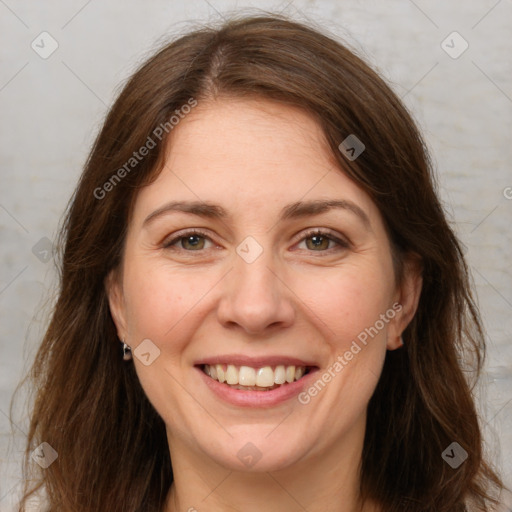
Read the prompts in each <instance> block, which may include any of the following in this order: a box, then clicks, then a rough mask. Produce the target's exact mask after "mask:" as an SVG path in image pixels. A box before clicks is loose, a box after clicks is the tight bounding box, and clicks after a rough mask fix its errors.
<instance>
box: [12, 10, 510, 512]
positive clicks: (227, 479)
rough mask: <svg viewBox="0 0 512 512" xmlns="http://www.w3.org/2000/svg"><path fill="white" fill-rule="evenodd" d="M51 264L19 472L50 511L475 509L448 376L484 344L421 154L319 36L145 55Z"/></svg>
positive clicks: (392, 100)
mask: <svg viewBox="0 0 512 512" xmlns="http://www.w3.org/2000/svg"><path fill="white" fill-rule="evenodd" d="M62 245H63V259H62V274H61V288H60V294H59V298H58V301H57V304H56V307H55V311H54V314H53V317H52V320H51V323H50V326H49V328H48V331H47V333H46V336H45V338H44V341H43V344H42V346H41V349H40V351H39V353H38V356H37V360H36V362H35V364H34V367H33V371H32V376H33V379H34V381H35V384H36V385H37V386H38V387H37V389H38V395H37V400H36V401H35V405H34V409H33V413H32V423H31V428H30V433H29V440H28V448H27V461H26V463H27V465H29V464H31V465H30V466H28V468H27V469H30V468H37V469H39V466H41V467H43V468H44V469H42V470H41V474H40V475H39V477H38V478H39V480H36V485H34V486H33V487H34V488H35V489H37V488H41V487H43V486H44V489H45V490H46V493H47V495H48V503H49V506H48V510H52V511H98V510H108V511H123V512H127V511H140V512H142V511H144V512H146V511H165V512H175V511H178V510H179V511H182V510H189V511H193V510H198V511H201V510H208V511H225V510H244V511H255V510H262V509H263V510H267V511H283V510H286V511H295V510H297V511H299V510H308V511H311V512H314V511H320V510H321V511H327V510H328V511H337V512H348V511H355V510H358V511H364V512H370V511H382V512H384V511H385V512H389V511H403V510H408V511H414V512H416V511H432V512H433V511H436V512H440V511H450V512H454V511H467V510H481V511H489V510H491V505H492V504H493V503H495V502H496V500H495V498H496V497H497V496H498V494H499V492H500V491H501V489H502V483H501V481H500V479H499V477H498V476H497V475H496V474H495V473H494V471H493V469H492V468H491V466H490V465H488V464H487V463H486V461H485V460H484V459H483V455H482V437H481V431H480V427H479V424H478V418H477V414H476V411H475V405H474V402H473V398H472V393H471V384H472V383H468V382H467V381H466V379H465V376H464V374H463V372H462V369H461V365H462V359H464V358H469V360H468V361H466V362H465V364H469V363H472V364H474V366H475V370H476V371H477V372H478V371H479V370H480V368H481V363H482V357H483V354H484V338H483V334H482V328H481V324H480V319H479V314H478V311H477V309H476V306H475V304H474V301H473V298H472V295H471V291H470V287H469V284H468V272H467V268H466V265H465V263H464V259H463V255H462V252H461V249H460V245H459V243H458V242H457V240H456V238H455V236H454V234H453V232H452V230H451V229H450V228H449V226H448V224H447V222H446V220H445V217H444V213H443V210H442V208H441V206H440V203H439V200H438V198H437V197H436V193H435V190H434V185H433V178H432V175H431V170H430V165H429V160H428V156H427V153H426V151H425V147H424V144H423V141H422V139H421V137H420V135H419V133H418V131H417V129H416V127H415V125H414V123H413V121H412V119H411V117H410V116H409V114H408V113H407V111H406V110H405V108H404V106H403V105H402V104H401V103H400V101H399V100H398V99H397V98H396V96H395V95H394V94H393V93H392V92H391V90H390V89H389V88H388V86H387V85H386V84H385V83H384V82H383V80H382V79H381V78H379V77H378V76H377V75H376V74H375V72H373V71H372V70H371V69H369V68H368V66H367V65H366V64H365V63H363V62H362V61H361V60H360V59H359V58H358V57H356V56H355V55H354V54H353V53H352V52H351V51H349V50H348V49H347V48H345V47H344V46H342V45H340V44H339V43H337V42H335V41H334V40H332V39H330V38H328V37H327V36H325V35H322V34H321V33H319V31H317V30H314V29H312V28H308V27H306V26H303V25H301V24H299V23H296V22H293V21H290V20H287V19H285V18H283V17H280V16H257V17H249V18H241V19H232V20H230V21H228V22H226V23H225V25H224V26H222V27H221V28H220V29H211V28H204V29H200V30H197V31H195V32H192V33H189V34H187V35H185V36H184V37H181V38H180V39H178V40H177V41H174V42H172V43H171V44H169V45H167V46H165V47H164V48H162V49H161V50H160V51H159V52H158V53H157V54H156V55H155V56H153V57H152V58H151V59H149V60H148V61H147V62H146V63H145V64H144V65H143V66H142V67H141V68H140V69H139V70H138V71H137V72H136V73H135V75H134V76H133V77H132V78H131V79H130V81H129V82H128V83H127V85H126V86H125V87H124V89H123V91H122V92H121V94H120V96H119V98H118V99H117V101H116V102H115V104H114V106H113V107H112V109H111V111H110V112H109V114H108V116H107V119H106V121H105V124H104V126H103V129H102V130H101V133H100V134H99V136H98V138H97V140H96V143H95V145H94V147H93V149H92V151H91V154H90V157H89V159H88V162H87V164H86V166H85V169H84V172H83V175H82V177H81V180H80V183H79V185H78V187H77V189H76V192H75V194H74V196H73V199H72V201H71V204H70V207H69V211H68V214H67V217H66V221H65V224H64V226H63V230H62ZM469 356H471V357H469ZM42 443H44V444H42ZM35 446H39V448H38V449H37V450H36V451H35V452H33V450H34V447H35ZM37 459H39V462H40V464H39V466H37V465H34V464H33V462H31V460H32V461H34V460H35V461H36V462H37ZM37 485H38V486H39V487H37ZM31 490H32V488H29V486H28V484H27V489H26V496H25V498H26V497H28V496H29V495H30V491H31ZM21 510H23V504H22V507H21Z"/></svg>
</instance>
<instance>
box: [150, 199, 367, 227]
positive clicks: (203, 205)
mask: <svg viewBox="0 0 512 512" xmlns="http://www.w3.org/2000/svg"><path fill="white" fill-rule="evenodd" d="M334 209H338V210H345V211H348V212H351V213H353V214H354V215H356V216H357V217H358V218H359V219H360V220H361V221H362V222H363V224H364V225H365V227H366V228H367V229H369V230H370V229H371V225H370V219H369V218H368V215H366V213H365V212H364V211H363V210H362V208H360V207H359V206H358V205H357V204H355V203H353V202H352V201H348V200H345V199H316V200H313V201H297V202H295V203H291V204H289V205H286V206H285V207H284V208H283V209H282V210H281V213H280V216H279V219H280V220H289V219H298V218H303V217H308V216H311V215H320V214H322V213H326V212H328V211H330V210H334ZM172 212H184V213H190V214H192V215H197V216H199V217H205V218H211V219H221V220H222V219H226V218H228V217H230V215H229V214H228V212H227V210H225V209H224V208H223V207H222V206H219V205H216V204H212V203H208V202H204V201H171V202H169V203H166V204H164V205H163V206H161V207H160V208H158V209H157V210H155V211H154V212H152V213H150V214H149V215H148V216H147V217H146V218H145V220H144V222H143V225H144V226H145V225H146V224H148V223H150V222H151V221H153V220H155V219H156V218H158V217H161V216H162V215H165V214H168V213H172Z"/></svg>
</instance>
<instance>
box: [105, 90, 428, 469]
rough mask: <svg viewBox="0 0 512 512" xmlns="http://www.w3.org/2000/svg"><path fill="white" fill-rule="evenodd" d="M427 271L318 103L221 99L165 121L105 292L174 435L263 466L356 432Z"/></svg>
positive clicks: (181, 442)
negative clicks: (413, 262) (334, 140)
mask: <svg viewBox="0 0 512 512" xmlns="http://www.w3.org/2000/svg"><path fill="white" fill-rule="evenodd" d="M347 135H348V134H347ZM366 150H367V151H371V147H367V149H366ZM419 286H420V285H419V280H418V279H417V278H415V277H414V276H410V275H409V274H408V273H406V276H405V279H404V281H403V284H402V285H401V286H400V287H397V285H396V283H395V276H394V272H393V264H392V257H391V249H390V243H389V240H388V237H387V235H386V231H385V228H384V224H383V220H382V218H381V215H380V213H379V211H378V209H377V207H376V206H375V204H374V203H373V202H372V200H371V199H370V197H369V196H368V195H367V194H366V193H365V192H363V191H362V190H361V189H360V188H359V187H358V186H357V185H355V184H354V183H353V182H352V181H351V180H350V179H349V178H348V177H347V176H346V175H345V174H344V173H343V172H341V171H340V169H339V168H338V167H337V166H336V165H335V163H334V162H333V161H332V159H331V157H330V156H329V150H328V149H327V146H326V145H325V144H324V143H323V138H322V131H321V129H320V127H319V125H318V124H317V123H316V122H315V121H314V120H313V119H312V118H311V117H309V116H308V115H307V114H306V113H304V112H302V111H300V110H296V109H294V108H291V107H287V106H284V105H281V104H278V103H274V102H269V101H263V100H258V101H255V100H238V99H224V100H217V101H215V102H207V103H204V104H202V103H200V104H199V106H198V107H197V108H195V109H194V110H193V111H192V112H191V113H190V114H188V116H187V117H185V118H184V119H182V120H181V121H180V123H179V125H177V126H176V127H175V128H174V130H173V131H172V132H171V137H170V140H169V143H168V146H167V152H166V161H165V167H164V169H163V171H162V172H161V173H160V175H159V176H158V178H157V179H156V181H154V182H153V183H151V184H150V185H149V186H147V187H146V188H144V189H142V190H141V191H140V192H139V194H138V196H137V200H136V203H135V206H134V211H133V216H132V218H131V220H130V224H129V229H128V233H127V238H126V245H125V253H124V261H123V266H122V269H121V272H120V275H119V277H118V279H117V280H112V281H110V285H109V297H110V304H111V310H112V313H113V316H114V320H115V322H116V325H117V329H118V334H119V336H120V338H121V339H123V338H124V339H125V341H126V342H127V343H128V344H129V345H130V346H131V347H132V352H134V358H133V364H135V368H136V371H137V374H138V377H139V379H140V382H141V385H142V387H143V389H144V391H145V393H146V394H147V396H148V398H149V400H150V401H151V403H152V404H153V406H154V407H155V409H156V410H157V411H158V413H159V414H160V415H161V417H162V418H163V420H164V421H165V423H166V426H167V432H168V438H169V443H170V447H171V453H173V449H175V451H176V452H179V451H180V450H181V451H187V452H188V453H189V454H194V456H197V457H201V458H202V459H203V460H204V459H205V456H206V459H207V460H210V461H212V463H218V464H221V465H222V466H224V467H227V468H231V469H243V470H251V469H252V468H254V470H261V471H268V470H276V469H280V468H286V467H291V466H293V465H296V464H297V465H298V464H300V463H307V462H308V461H311V460H313V458H315V457H318V456H322V455H324V456H327V454H335V453H337V451H339V450H345V452H346V449H347V447H349V448H350V449H351V450H356V451H357V450H358V449H360V448H361V446H362V441H363V436H364V428H365V419H366V408H367V404H368V401H369V399H370V397H371V395H372V393H373V391H374V389H375V386H376V384H377V381H378V379H379V375H380V373H381V369H382V365H383V361H384V357H385V354H386V350H393V349H396V348H398V347H399V346H400V344H399V338H400V334H401V332H402V330H403V329H404V328H405V326H406V324H407V323H408V321H409V320H410V318H411V315H412V314H413V313H414V309H415V305H416V301H417V296H418V292H419ZM139 345H140V346H139ZM137 347H139V348H137ZM207 373H210V375H207ZM302 374H305V375H303V376H301V375H302ZM223 379H227V380H228V382H229V384H228V383H226V382H222V383H221V382H219V380H223ZM290 381H291V382H290ZM276 383H277V384H276ZM269 388H270V389H269Z"/></svg>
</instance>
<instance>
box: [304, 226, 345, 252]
mask: <svg viewBox="0 0 512 512" xmlns="http://www.w3.org/2000/svg"><path fill="white" fill-rule="evenodd" d="M302 242H305V244H306V248H307V249H309V250H311V251H315V252H326V251H327V250H329V249H332V248H333V247H335V246H336V245H338V246H339V247H341V248H345V249H346V248H348V247H349V244H348V242H346V241H344V240H341V239H339V238H337V237H335V236H334V235H332V234H331V233H329V232H327V231H322V230H321V229H316V230H313V231H310V232H308V233H306V236H304V237H303V238H302V240H301V243H302Z"/></svg>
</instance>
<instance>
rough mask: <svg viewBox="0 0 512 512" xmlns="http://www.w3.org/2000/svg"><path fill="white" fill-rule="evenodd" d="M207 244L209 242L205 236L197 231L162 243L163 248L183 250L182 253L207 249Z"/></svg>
mask: <svg viewBox="0 0 512 512" xmlns="http://www.w3.org/2000/svg"><path fill="white" fill-rule="evenodd" d="M207 242H210V243H211V240H210V239H209V238H208V236H206V234H204V233H201V232H199V231H189V232H187V233H182V234H180V235H178V236H175V237H174V238H172V239H171V240H169V241H166V242H164V244H163V248H164V249H171V248H177V249H178V250H179V249H183V250H184V251H188V252H194V251H201V250H203V249H207V247H206V243H207Z"/></svg>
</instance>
